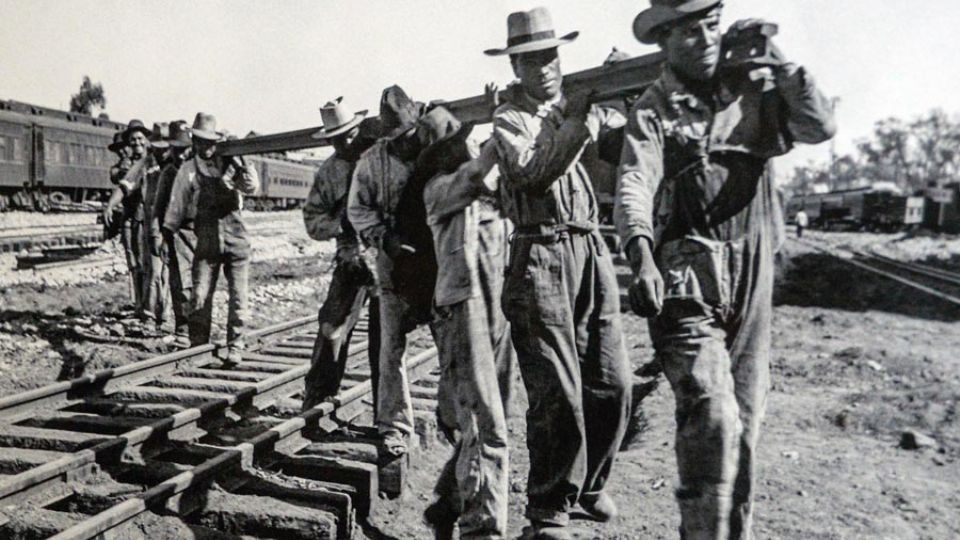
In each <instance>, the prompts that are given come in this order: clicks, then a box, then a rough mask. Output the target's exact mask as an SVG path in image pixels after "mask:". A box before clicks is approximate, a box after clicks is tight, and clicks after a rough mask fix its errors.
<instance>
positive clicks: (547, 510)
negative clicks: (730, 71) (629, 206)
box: [486, 8, 631, 538]
mask: <svg viewBox="0 0 960 540" xmlns="http://www.w3.org/2000/svg"><path fill="white" fill-rule="evenodd" d="M507 31H508V40H507V44H508V46H507V47H506V48H504V49H492V50H488V51H486V54H488V55H510V63H511V65H512V66H513V71H514V73H515V74H516V76H517V77H518V79H519V80H520V84H519V91H518V92H514V93H513V95H512V96H511V97H510V99H509V100H508V101H507V102H505V103H504V104H502V105H500V107H498V108H497V110H496V112H495V113H494V117H493V127H494V129H493V136H494V139H495V142H496V145H497V155H498V164H499V167H500V173H501V175H502V177H501V185H500V188H499V189H500V194H501V197H502V198H503V199H504V206H505V208H507V211H508V212H507V213H508V216H509V217H510V219H511V221H513V223H514V226H515V227H516V233H515V234H514V240H513V242H512V245H511V254H510V263H509V266H508V268H507V272H506V281H505V283H504V290H503V299H502V304H503V311H504V313H505V314H506V317H507V319H508V320H509V321H510V324H511V334H512V338H513V345H514V348H515V349H516V351H517V358H518V360H519V365H520V372H521V374H522V375H523V380H524V383H525V385H526V389H527V395H528V398H529V402H530V408H529V410H528V411H527V448H528V450H529V453H530V474H529V479H528V482H527V510H526V516H527V517H528V518H529V519H530V521H531V527H530V528H528V532H530V533H532V536H533V537H535V538H569V537H570V533H569V532H568V531H567V530H566V526H567V525H568V522H569V515H568V513H569V511H570V509H571V508H572V507H573V506H574V505H575V504H577V503H579V504H580V506H581V508H582V509H583V510H584V511H585V512H586V513H587V514H588V515H589V516H591V517H592V518H593V519H596V520H599V521H605V520H609V519H612V518H613V517H614V516H615V515H616V514H617V508H616V504H615V503H614V502H613V499H612V498H611V497H610V496H609V495H608V494H607V493H606V492H605V491H604V486H605V485H606V482H607V478H608V477H609V475H610V471H611V468H612V466H613V462H614V457H615V456H616V453H617V450H618V448H619V447H620V443H621V440H622V438H623V435H624V431H625V429H626V425H627V417H628V414H629V410H630V392H629V388H630V382H631V379H630V371H629V367H628V365H627V361H626V351H625V348H624V341H623V332H622V328H621V322H620V302H619V289H618V286H617V279H616V274H615V272H614V268H613V260H612V258H611V256H610V252H609V250H608V248H607V246H606V244H605V243H604V240H603V237H602V236H601V235H600V233H599V231H598V225H597V204H596V197H595V196H594V192H593V187H592V185H591V180H590V177H589V175H588V174H587V171H586V168H585V167H584V166H583V164H582V163H581V162H580V157H581V155H582V152H583V149H584V147H585V145H587V144H588V143H589V142H591V141H596V139H597V137H598V136H599V135H600V134H602V133H605V132H606V131H607V130H610V129H616V128H619V127H622V126H623V123H624V119H623V116H622V115H620V114H617V113H616V112H615V111H612V110H610V109H607V110H601V109H599V108H597V107H591V106H590V104H589V101H588V98H587V96H586V95H584V94H581V95H575V96H570V97H567V96H565V95H564V94H563V90H562V87H561V84H562V81H563V76H562V73H561V70H560V58H559V56H558V47H559V46H560V45H565V44H568V43H570V42H572V41H573V40H574V39H576V37H577V35H578V33H577V32H572V33H570V34H567V35H565V36H563V37H559V38H558V37H554V36H555V34H554V29H553V24H552V22H551V19H550V14H549V12H548V11H547V10H546V9H545V8H536V9H533V10H531V11H527V12H517V13H512V14H510V16H509V17H508V19H507Z"/></svg>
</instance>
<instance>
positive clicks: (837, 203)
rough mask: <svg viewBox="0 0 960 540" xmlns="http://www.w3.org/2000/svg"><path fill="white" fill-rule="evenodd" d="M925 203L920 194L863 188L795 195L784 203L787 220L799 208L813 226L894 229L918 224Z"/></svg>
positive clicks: (921, 219)
mask: <svg viewBox="0 0 960 540" xmlns="http://www.w3.org/2000/svg"><path fill="white" fill-rule="evenodd" d="M924 204H925V202H924V198H923V197H910V196H906V195H901V194H899V193H896V192H893V191H890V190H885V189H875V188H873V187H864V188H856V189H848V190H842V191H833V192H830V193H817V194H811V195H796V196H794V197H793V198H792V199H791V200H790V202H789V204H788V205H787V219H788V220H789V221H793V220H794V219H795V217H796V214H797V211H798V210H799V209H801V208H802V209H803V210H804V212H806V214H807V217H808V218H809V220H810V225H811V226H812V227H817V228H823V229H830V228H846V229H867V230H896V229H901V228H907V227H916V226H919V225H920V224H921V223H922V221H923V211H924Z"/></svg>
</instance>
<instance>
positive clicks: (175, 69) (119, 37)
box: [0, 0, 960, 172]
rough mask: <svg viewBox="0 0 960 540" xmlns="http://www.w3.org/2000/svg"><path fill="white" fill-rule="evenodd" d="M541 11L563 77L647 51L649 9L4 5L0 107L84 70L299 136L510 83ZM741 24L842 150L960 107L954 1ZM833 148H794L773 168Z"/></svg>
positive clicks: (805, 7)
mask: <svg viewBox="0 0 960 540" xmlns="http://www.w3.org/2000/svg"><path fill="white" fill-rule="evenodd" d="M536 5H546V6H548V7H549V8H550V10H551V11H552V13H553V18H554V22H555V24H556V26H557V30H558V32H560V33H565V32H567V31H571V30H580V31H581V35H580V38H579V39H578V40H577V41H576V42H575V43H573V44H572V45H568V46H565V47H563V48H562V49H561V60H562V64H563V68H564V70H565V71H566V72H572V71H578V70H581V69H586V68H589V67H594V66H596V65H598V64H599V63H600V62H602V61H603V59H604V58H605V57H606V55H607V53H609V51H610V49H611V47H613V46H617V47H618V48H620V49H621V50H624V51H627V52H629V53H630V54H634V55H637V54H643V53H648V52H653V51H654V47H650V46H645V45H641V44H640V43H639V42H637V41H636V40H635V39H634V37H633V34H632V31H631V23H632V20H633V17H634V16H635V15H636V13H637V12H638V11H639V9H640V8H642V7H645V6H647V5H648V3H647V2H646V1H645V0H640V1H637V0H629V1H627V0H608V1H583V0H565V1H559V0H558V1H549V0H541V1H532V2H528V1H523V2H521V1H512V0H509V1H503V0H502V1H494V0H483V1H477V0H470V1H460V0H456V1H443V2H441V1H436V0H435V1H427V0H417V1H411V0H378V1H374V0H345V1H336V0H283V1H280V0H255V1H254V0H231V1H226V0H219V1H213V0H193V1H190V2H187V1H180V2H174V1H160V0H151V1H149V2H148V1H145V0H139V1H138V0H74V1H70V2H66V1H55V0H0V13H2V16H0V99H15V100H19V101H25V102H28V103H36V104H40V105H45V106H50V107H57V108H65V107H66V106H67V105H68V103H69V99H70V94H71V93H73V92H75V91H76V90H77V88H78V87H79V84H80V81H81V79H82V77H83V75H89V76H90V77H91V78H92V79H93V80H94V81H99V82H101V83H103V86H104V89H105V91H106V95H107V101H108V106H107V112H108V113H109V114H110V115H111V117H112V118H114V119H116V120H120V121H127V120H129V119H131V118H141V119H143V120H145V121H147V122H148V123H149V122H153V121H169V120H173V119H177V118H184V119H187V120H188V121H189V120H192V117H193V115H194V114H195V113H196V111H198V110H203V111H208V112H212V113H214V114H215V115H216V116H217V117H218V119H219V121H220V125H221V127H224V128H227V129H229V130H230V131H231V132H233V133H238V134H241V135H242V134H245V133H246V132H247V131H249V130H251V129H254V130H257V131H259V132H262V133H266V132H273V131H285V130H290V129H297V128H302V127H309V126H314V125H318V124H320V118H319V113H318V111H317V107H318V106H319V105H321V104H322V103H323V102H325V101H327V100H328V99H331V98H333V97H335V96H338V95H344V96H346V101H347V102H349V103H352V104H353V106H354V107H355V108H358V109H359V108H369V109H371V110H374V111H375V109H376V107H377V103H378V101H379V96H380V91H381V90H382V89H383V88H384V87H385V86H388V85H390V84H394V83H396V84H399V85H401V86H403V87H404V88H405V89H406V90H407V91H408V93H409V94H410V95H412V96H413V97H414V98H415V99H418V100H422V101H427V100H430V99H435V98H445V99H456V98H460V97H466V96H470V95H475V94H478V93H480V92H481V91H482V88H483V84H484V83H485V82H487V81H497V82H499V83H500V84H501V86H503V85H505V84H506V83H507V82H509V81H510V79H512V73H511V71H510V66H509V62H508V61H507V59H506V58H492V57H487V56H484V55H483V53H482V51H483V50H484V49H487V48H491V47H499V46H503V44H504V42H505V41H506V16H507V14H508V13H510V12H511V11H516V10H520V9H529V8H531V7H534V6H536ZM743 17H764V18H767V19H770V20H773V21H775V22H777V23H779V25H780V35H779V36H778V37H777V38H776V41H777V43H778V45H779V46H780V48H781V49H782V50H783V51H784V53H785V54H786V55H787V56H788V57H789V58H790V59H792V60H794V61H797V62H799V63H802V64H804V65H806V66H807V67H808V69H809V70H810V71H811V72H812V73H813V74H814V75H815V77H816V78H817V80H818V81H819V83H820V85H821V87H822V88H823V89H824V91H825V92H827V93H828V94H829V95H831V96H839V97H840V98H841V102H840V105H839V108H838V118H839V125H840V132H839V134H838V136H837V142H836V144H837V149H838V151H839V152H841V153H843V152H845V151H850V150H851V149H852V147H853V142H854V141H855V140H856V139H858V138H862V137H864V136H866V135H867V134H868V133H869V132H870V129H871V126H872V125H873V123H874V122H875V121H876V120H878V119H880V118H883V117H888V116H899V117H904V118H910V117H913V116H915V115H918V114H921V113H923V112H925V111H927V110H929V109H931V108H933V107H940V108H943V109H945V110H947V111H948V112H950V113H957V112H960V62H958V55H960V35H958V34H960V33H958V31H957V28H956V25H957V23H958V22H960V2H958V1H957V0H923V1H921V2H917V1H916V0H883V1H878V0H728V1H727V3H726V7H725V10H724V25H727V24H730V23H732V22H733V21H735V20H737V19H739V18H743ZM828 155H829V145H828V144H824V145H820V146H818V147H813V148H810V147H807V148H801V149H800V150H797V151H795V152H794V153H793V154H792V155H791V156H790V157H789V158H787V159H786V160H785V161H783V162H781V163H780V164H779V167H780V170H781V171H782V172H786V171H788V170H790V169H792V166H793V165H794V164H796V163H803V162H805V161H806V160H808V159H818V160H820V159H826V157H827V156H828Z"/></svg>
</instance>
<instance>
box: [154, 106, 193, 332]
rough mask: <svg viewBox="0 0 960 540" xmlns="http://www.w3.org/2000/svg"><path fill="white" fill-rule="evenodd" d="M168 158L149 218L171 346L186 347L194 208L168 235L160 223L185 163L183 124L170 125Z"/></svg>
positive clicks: (187, 148)
mask: <svg viewBox="0 0 960 540" xmlns="http://www.w3.org/2000/svg"><path fill="white" fill-rule="evenodd" d="M167 143H168V144H169V147H170V149H169V154H168V160H167V163H166V165H165V166H164V167H163V170H162V171H160V181H159V185H158V186H157V197H156V201H154V206H153V215H154V217H155V219H156V221H157V222H158V224H159V225H160V234H161V236H162V238H163V243H164V253H165V254H166V266H167V272H168V276H169V285H170V300H171V304H172V306H173V323H174V337H175V342H174V343H175V344H176V345H177V346H179V347H189V346H190V332H189V318H188V315H189V312H190V302H191V297H192V291H193V278H192V277H191V275H190V274H191V272H192V267H193V252H194V250H195V249H196V246H197V236H196V234H194V232H193V218H194V216H195V210H196V209H195V208H194V209H192V210H189V209H188V211H187V213H186V215H185V216H184V219H183V222H182V223H181V224H180V229H179V230H178V231H177V232H176V233H172V232H170V231H169V230H168V229H167V228H166V227H163V226H162V225H163V223H164V222H165V220H166V215H167V208H168V206H169V204H170V196H171V193H172V191H173V183H174V180H176V177H177V172H178V171H179V170H180V166H181V165H183V162H184V160H186V159H189V155H190V147H191V145H192V144H193V143H192V142H191V140H190V125H189V124H188V123H187V122H186V121H185V120H176V121H174V122H170V138H169V140H168V141H167Z"/></svg>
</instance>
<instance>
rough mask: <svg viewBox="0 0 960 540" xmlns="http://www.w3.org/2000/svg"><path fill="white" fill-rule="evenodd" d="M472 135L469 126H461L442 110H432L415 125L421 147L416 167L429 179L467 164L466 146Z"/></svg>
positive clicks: (455, 119)
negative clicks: (423, 170) (428, 172)
mask: <svg viewBox="0 0 960 540" xmlns="http://www.w3.org/2000/svg"><path fill="white" fill-rule="evenodd" d="M472 131H473V124H472V123H466V124H463V123H461V122H460V120H458V119H457V117H456V116H454V115H453V113H451V112H450V111H448V110H447V109H446V108H445V107H442V106H438V107H435V108H433V109H432V110H430V112H428V113H427V114H425V115H423V117H421V118H420V120H418V121H417V138H418V139H419V140H420V144H421V145H422V146H423V147H424V149H423V151H422V152H421V153H420V157H419V158H418V159H417V167H418V168H420V169H428V170H429V171H430V175H429V176H432V175H433V174H436V173H439V172H449V171H450V170H451V169H453V168H455V167H457V166H459V165H460V164H461V163H463V162H465V161H467V160H469V159H470V156H469V154H468V153H467V152H466V144H465V143H466V140H467V137H469V136H470V133H471V132H472Z"/></svg>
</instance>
